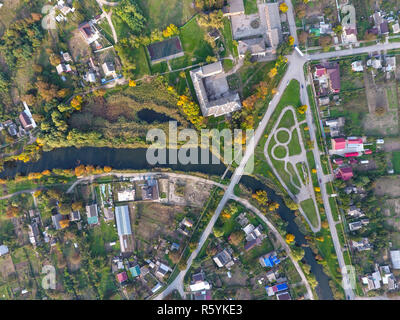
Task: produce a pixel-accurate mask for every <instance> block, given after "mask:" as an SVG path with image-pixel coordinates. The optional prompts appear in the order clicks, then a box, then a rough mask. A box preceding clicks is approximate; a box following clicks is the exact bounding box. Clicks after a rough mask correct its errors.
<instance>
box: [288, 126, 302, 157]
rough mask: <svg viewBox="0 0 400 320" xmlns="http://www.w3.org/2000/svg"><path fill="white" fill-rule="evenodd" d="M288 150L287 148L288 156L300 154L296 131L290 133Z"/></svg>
mask: <svg viewBox="0 0 400 320" xmlns="http://www.w3.org/2000/svg"><path fill="white" fill-rule="evenodd" d="M288 148H289V156H295V155H298V154H300V153H301V146H300V142H299V135H298V134H297V130H296V129H295V130H293V132H292V140H290V143H289V145H288Z"/></svg>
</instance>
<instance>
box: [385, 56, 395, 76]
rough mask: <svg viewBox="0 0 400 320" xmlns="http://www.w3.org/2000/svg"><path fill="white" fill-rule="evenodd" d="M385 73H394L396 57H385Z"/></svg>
mask: <svg viewBox="0 0 400 320" xmlns="http://www.w3.org/2000/svg"><path fill="white" fill-rule="evenodd" d="M386 71H387V72H391V71H396V57H386Z"/></svg>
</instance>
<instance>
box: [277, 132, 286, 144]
mask: <svg viewBox="0 0 400 320" xmlns="http://www.w3.org/2000/svg"><path fill="white" fill-rule="evenodd" d="M276 138H277V139H278V141H279V142H280V143H286V142H288V141H289V133H287V132H286V131H279V132H278V133H277V135H276Z"/></svg>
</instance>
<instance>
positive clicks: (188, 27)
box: [171, 17, 214, 69]
mask: <svg viewBox="0 0 400 320" xmlns="http://www.w3.org/2000/svg"><path fill="white" fill-rule="evenodd" d="M204 35H205V31H204V30H203V29H202V28H201V27H200V26H199V25H198V24H197V20H196V18H195V17H194V18H192V19H191V20H190V21H188V22H187V23H186V24H185V25H184V26H183V27H181V29H180V39H181V42H182V46H183V51H184V52H185V56H183V57H180V58H177V59H174V60H172V61H171V66H172V68H173V69H179V68H183V67H186V66H190V65H194V64H198V63H200V62H205V61H206V58H207V56H214V52H213V50H212V48H211V46H210V45H209V44H208V43H207V42H206V41H205V40H204Z"/></svg>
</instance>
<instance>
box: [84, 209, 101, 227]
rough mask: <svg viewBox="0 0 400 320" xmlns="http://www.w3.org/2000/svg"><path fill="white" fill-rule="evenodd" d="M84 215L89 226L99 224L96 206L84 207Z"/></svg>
mask: <svg viewBox="0 0 400 320" xmlns="http://www.w3.org/2000/svg"><path fill="white" fill-rule="evenodd" d="M86 215H87V221H88V224H89V225H93V224H98V223H99V215H98V210H97V204H92V205H91V206H86Z"/></svg>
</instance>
